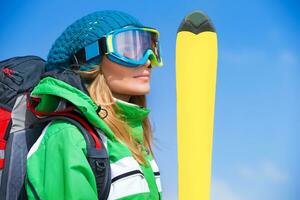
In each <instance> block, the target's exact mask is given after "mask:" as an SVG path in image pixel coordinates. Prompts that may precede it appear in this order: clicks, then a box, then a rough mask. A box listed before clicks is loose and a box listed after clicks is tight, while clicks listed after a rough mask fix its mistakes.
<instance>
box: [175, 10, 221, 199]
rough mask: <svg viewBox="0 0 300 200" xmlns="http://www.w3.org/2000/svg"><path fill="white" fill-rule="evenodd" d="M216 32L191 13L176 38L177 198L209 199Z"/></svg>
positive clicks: (210, 24) (215, 72)
mask: <svg viewBox="0 0 300 200" xmlns="http://www.w3.org/2000/svg"><path fill="white" fill-rule="evenodd" d="M217 52H218V48H217V34H216V31H215V29H214V27H213V25H212V23H211V21H210V20H209V18H208V17H207V16H206V15H205V14H203V13H201V12H193V13H191V14H189V15H187V16H186V17H185V18H184V20H183V21H182V23H181V25H180V27H179V29H178V32H177V39H176V96H177V141H178V187H179V191H178V196H179V200H209V198H210V177H211V160H212V141H213V125H214V104H215V91H216V74H217Z"/></svg>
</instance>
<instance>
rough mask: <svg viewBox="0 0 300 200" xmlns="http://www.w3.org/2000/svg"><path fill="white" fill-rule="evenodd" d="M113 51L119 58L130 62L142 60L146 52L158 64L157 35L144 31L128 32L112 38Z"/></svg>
mask: <svg viewBox="0 0 300 200" xmlns="http://www.w3.org/2000/svg"><path fill="white" fill-rule="evenodd" d="M114 50H115V53H117V54H119V56H122V57H126V58H128V59H132V60H136V61H139V60H142V59H143V57H144V56H145V54H146V53H147V51H148V50H152V52H153V54H154V56H155V57H156V59H157V60H158V62H160V60H161V59H160V52H159V43H158V34H157V33H156V32H150V31H146V30H128V31H123V32H119V33H117V34H116V35H115V36H114Z"/></svg>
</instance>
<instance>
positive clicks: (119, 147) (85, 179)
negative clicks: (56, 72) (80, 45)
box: [25, 77, 162, 200]
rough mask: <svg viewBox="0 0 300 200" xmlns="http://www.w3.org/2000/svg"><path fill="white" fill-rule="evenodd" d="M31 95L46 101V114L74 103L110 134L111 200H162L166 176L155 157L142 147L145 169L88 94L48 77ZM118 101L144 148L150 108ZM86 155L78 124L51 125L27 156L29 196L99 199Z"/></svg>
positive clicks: (43, 104)
mask: <svg viewBox="0 0 300 200" xmlns="http://www.w3.org/2000/svg"><path fill="white" fill-rule="evenodd" d="M31 95H32V96H37V97H39V98H41V101H40V103H39V105H38V106H37V110H38V111H42V112H53V111H54V110H56V109H57V108H58V107H60V106H63V104H64V102H65V101H66V100H68V101H70V102H71V103H72V104H74V105H75V106H76V108H77V109H78V110H79V111H80V112H81V113H82V114H83V115H84V116H85V117H86V118H87V119H88V121H89V122H90V123H91V124H92V125H93V126H94V127H96V128H98V129H101V130H102V131H103V132H104V133H105V135H103V134H101V138H102V140H103V143H104V145H105V147H106V149H107V151H108V154H109V159H110V165H111V173H112V177H111V179H112V184H111V188H110V193H109V197H108V199H109V200H112V199H120V200H159V199H161V194H162V193H161V192H162V190H161V183H160V173H159V169H158V167H157V164H156V162H155V160H154V159H153V157H152V156H151V155H149V154H147V151H146V149H145V147H142V149H143V153H144V155H145V158H146V160H147V165H140V164H139V163H138V162H137V161H136V160H135V159H134V157H133V156H132V154H131V152H130V150H129V149H128V147H127V146H126V145H125V144H123V143H122V142H120V141H119V140H117V139H116V138H115V136H114V133H113V132H112V130H111V129H110V128H109V127H108V126H107V125H106V123H105V122H104V121H103V120H102V119H101V118H100V117H99V116H98V115H97V113H96V110H97V105H96V104H95V103H94V102H93V101H92V99H91V98H90V97H89V96H88V95H86V94H85V93H84V92H82V91H80V90H78V89H77V88H75V87H72V86H71V85H69V84H67V83H65V82H63V81H61V80H58V79H55V78H52V77H46V78H44V79H42V80H41V81H40V83H39V84H38V85H37V86H36V87H35V88H34V90H33V91H32V93H31ZM115 101H116V103H117V105H118V106H119V107H120V108H121V110H122V115H123V116H125V117H126V121H127V123H128V124H129V126H130V127H131V128H132V132H131V133H130V134H132V135H133V137H134V138H135V139H136V140H137V141H138V142H139V143H141V144H143V128H142V121H143V119H144V118H145V117H146V116H147V115H148V113H149V112H150V110H149V109H147V108H143V107H139V106H138V105H135V104H131V103H127V102H125V101H122V100H119V99H115ZM86 152H87V150H86V142H85V140H84V138H83V136H82V134H81V133H80V131H79V129H78V128H77V127H76V126H74V125H72V124H70V123H68V122H66V121H63V120H55V121H52V122H51V123H50V124H48V125H47V126H46V127H45V128H44V130H43V132H42V134H41V136H40V137H39V138H38V140H37V141H36V142H35V144H34V145H33V146H32V148H31V149H30V151H29V153H28V155H27V176H26V181H25V188H26V191H27V194H28V198H29V199H36V197H37V196H38V198H39V199H43V200H61V199H67V200H77V199H78V200H79V199H81V200H96V199H97V188H96V181H95V177H94V175H93V172H92V169H91V167H90V165H89V163H88V161H87V159H86Z"/></svg>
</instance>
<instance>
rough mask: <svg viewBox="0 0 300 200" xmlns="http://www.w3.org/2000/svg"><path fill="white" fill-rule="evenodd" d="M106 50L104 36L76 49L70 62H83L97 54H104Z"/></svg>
mask: <svg viewBox="0 0 300 200" xmlns="http://www.w3.org/2000/svg"><path fill="white" fill-rule="evenodd" d="M95 48H96V49H95ZM91 52H92V53H91ZM106 52H107V47H106V38H105V37H102V38H100V39H99V40H97V42H94V43H92V44H90V45H88V46H87V47H83V48H81V49H80V50H79V51H77V52H76V53H75V54H74V55H73V56H72V62H73V64H83V63H86V62H87V61H89V60H91V59H93V58H95V57H97V56H100V55H104V54H106Z"/></svg>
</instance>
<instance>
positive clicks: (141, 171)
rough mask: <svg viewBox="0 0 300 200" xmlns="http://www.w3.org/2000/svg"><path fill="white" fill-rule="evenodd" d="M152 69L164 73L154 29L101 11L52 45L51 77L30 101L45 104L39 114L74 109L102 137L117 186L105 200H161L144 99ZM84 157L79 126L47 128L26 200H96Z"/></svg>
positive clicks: (31, 161) (30, 162)
mask: <svg viewBox="0 0 300 200" xmlns="http://www.w3.org/2000/svg"><path fill="white" fill-rule="evenodd" d="M155 65H156V66H161V65H162V60H161V57H160V55H159V46H158V32H157V31H156V30H155V29H151V28H145V27H144V26H143V25H142V24H141V23H140V22H139V21H137V20H136V19H135V18H133V17H132V16H130V15H128V14H126V13H124V12H119V11H98V12H94V13H92V14H89V15H87V16H85V17H83V18H81V19H79V20H77V21H76V22H74V23H73V24H72V25H70V26H69V27H68V28H67V29H66V30H65V31H64V32H63V33H62V34H61V35H60V37H59V38H58V39H57V40H56V41H55V43H54V44H53V46H52V48H51V50H50V52H49V54H48V59H47V63H46V69H47V71H48V75H46V77H45V78H43V79H42V80H41V81H40V83H39V84H38V85H37V86H36V87H35V88H34V90H33V91H32V93H31V97H38V98H39V99H40V101H39V103H38V105H37V106H36V110H37V111H39V112H40V113H51V112H54V111H61V110H65V109H66V108H68V106H69V105H72V106H75V107H76V111H78V112H79V113H80V115H82V116H83V117H84V118H85V119H86V120H87V121H88V122H89V123H90V124H92V125H93V126H94V127H95V128H97V129H101V130H102V131H103V132H104V134H100V136H101V138H102V141H103V142H104V145H105V147H106V149H107V151H108V155H109V160H110V167H111V180H112V183H111V187H110V192H109V197H108V199H147V200H151V199H153V200H156V199H161V185H160V177H159V170H158V167H157V165H156V163H155V161H154V159H153V152H152V148H151V142H152V135H151V127H150V123H149V119H148V113H149V112H150V110H149V109H147V108H146V96H145V95H146V94H147V93H148V92H149V90H150V75H151V68H152V66H155ZM73 72H76V74H79V75H80V81H76V80H77V79H76V76H72V73H73ZM49 74H50V75H49ZM70 74H71V75H70ZM70 77H71V78H70ZM74 77H75V78H74ZM83 85H84V86H83ZM99 108H100V109H99ZM86 154H87V149H86V141H85V139H84V137H83V136H82V134H81V132H80V131H79V130H78V128H76V126H74V125H72V124H70V123H69V122H67V121H65V120H54V121H52V122H51V123H50V124H48V126H47V127H46V128H45V129H44V130H43V133H42V135H41V136H40V137H39V139H38V140H37V142H36V143H35V144H34V145H33V147H32V148H31V149H30V152H29V154H28V156H27V179H26V191H27V194H28V197H29V199H55V200H56V199H89V200H92V199H98V196H97V186H96V181H95V177H94V174H93V172H92V169H91V167H90V165H89V163H88V161H87V159H86Z"/></svg>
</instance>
